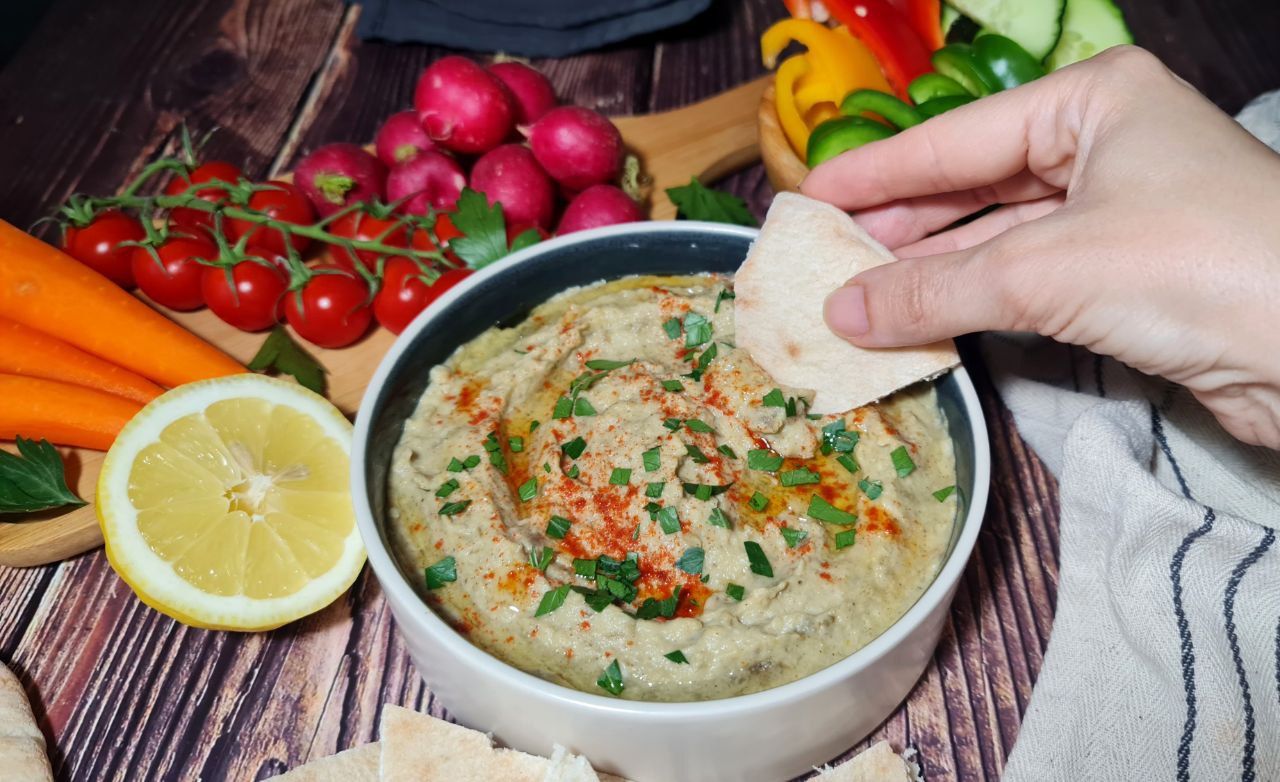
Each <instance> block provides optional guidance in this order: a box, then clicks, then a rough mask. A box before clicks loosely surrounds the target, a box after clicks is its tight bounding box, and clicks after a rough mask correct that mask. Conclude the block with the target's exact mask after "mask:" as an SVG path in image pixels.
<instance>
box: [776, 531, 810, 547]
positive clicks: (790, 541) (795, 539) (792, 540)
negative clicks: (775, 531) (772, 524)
mask: <svg viewBox="0 0 1280 782" xmlns="http://www.w3.org/2000/svg"><path fill="white" fill-rule="evenodd" d="M782 539H783V540H785V541H786V542H787V548H795V547H796V546H799V545H800V544H801V543H804V542H805V541H806V540H808V539H809V533H807V532H805V531H804V530H802V529H792V528H791V527H782Z"/></svg>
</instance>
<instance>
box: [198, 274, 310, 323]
mask: <svg viewBox="0 0 1280 782" xmlns="http://www.w3.org/2000/svg"><path fill="white" fill-rule="evenodd" d="M200 288H201V291H202V292H203V294H204V302H205V304H207V305H209V309H211V310H213V313H214V314H215V315H217V316H218V317H219V318H222V320H223V321H224V322H226V323H229V324H231V325H232V326H235V327H236V328H238V329H240V330H241V331H262V330H263V329H268V328H271V327H272V326H274V325H275V324H277V323H279V322H280V321H281V320H283V319H284V293H285V291H286V290H288V288H289V278H288V277H286V276H285V274H284V272H282V271H280V269H278V268H277V267H275V266H266V265H263V264H261V263H258V262H257V261H241V262H240V263H237V264H236V265H235V266H232V267H231V272H230V279H228V274H227V270H226V269H225V268H222V267H219V266H210V267H208V268H206V269H205V270H204V276H203V277H202V278H201V280H200Z"/></svg>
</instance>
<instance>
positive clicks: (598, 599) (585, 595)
mask: <svg viewBox="0 0 1280 782" xmlns="http://www.w3.org/2000/svg"><path fill="white" fill-rule="evenodd" d="M572 589H573V591H574V592H577V593H578V594H580V595H582V599H583V600H586V601H587V605H589V606H591V610H593V611H595V612H596V613H597V614H598V613H600V612H601V611H603V610H605V609H606V608H608V607H609V606H610V605H612V604H613V595H611V594H609V593H608V592H606V591H605V590H603V589H587V588H586V587H580V586H575V587H572Z"/></svg>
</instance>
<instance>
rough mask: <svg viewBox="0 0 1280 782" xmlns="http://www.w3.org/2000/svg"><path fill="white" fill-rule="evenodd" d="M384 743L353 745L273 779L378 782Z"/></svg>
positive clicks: (301, 781) (281, 781) (294, 781)
mask: <svg viewBox="0 0 1280 782" xmlns="http://www.w3.org/2000/svg"><path fill="white" fill-rule="evenodd" d="M381 757H382V747H380V746H379V745H378V743H377V742H376V741H375V742H374V743H372V744H364V745H362V746H359V747H353V748H351V749H348V750H346V751H344V752H339V753H338V754H336V755H330V756H329V757H327V758H320V759H319V760H313V761H311V762H310V763H308V764H306V765H305V766H299V767H298V768H295V769H294V770H292V771H290V772H288V773H285V774H281V775H280V776H278V777H274V778H273V782H378V761H379V759H380V758H381Z"/></svg>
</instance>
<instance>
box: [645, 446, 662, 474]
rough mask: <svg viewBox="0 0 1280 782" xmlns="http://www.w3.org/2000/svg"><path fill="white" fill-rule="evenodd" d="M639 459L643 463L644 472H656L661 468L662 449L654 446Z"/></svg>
mask: <svg viewBox="0 0 1280 782" xmlns="http://www.w3.org/2000/svg"><path fill="white" fill-rule="evenodd" d="M640 459H641V461H643V462H644V469H645V472H656V471H657V470H658V468H659V467H661V466H662V448H660V447H659V446H656V445H655V446H653V447H652V448H650V449H649V450H647V451H645V452H644V453H642V454H640Z"/></svg>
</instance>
